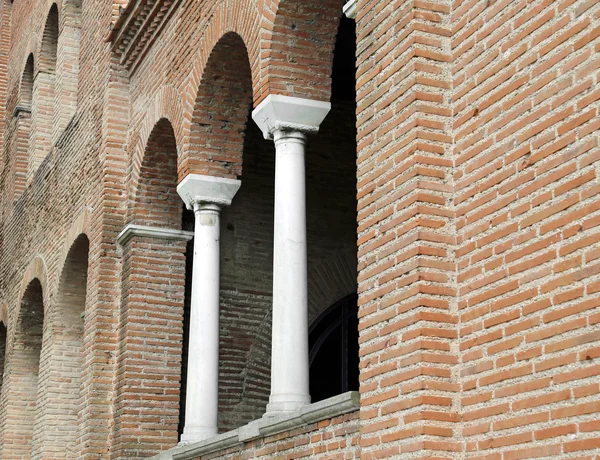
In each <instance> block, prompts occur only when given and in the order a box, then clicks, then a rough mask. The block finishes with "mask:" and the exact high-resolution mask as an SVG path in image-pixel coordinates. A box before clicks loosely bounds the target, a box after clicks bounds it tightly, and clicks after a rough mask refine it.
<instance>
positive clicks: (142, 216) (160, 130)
mask: <svg viewBox="0 0 600 460" xmlns="http://www.w3.org/2000/svg"><path fill="white" fill-rule="evenodd" d="M133 168H134V174H133V181H132V187H131V189H132V195H133V196H132V206H131V209H130V216H129V219H128V220H129V221H130V222H133V223H135V224H143V225H150V226H155V227H167V228H177V229H179V228H181V217H182V207H183V201H182V200H181V199H180V198H179V195H178V194H177V141H176V139H175V132H174V130H173V126H172V125H171V123H170V122H169V120H168V119H166V118H161V119H160V120H159V121H158V122H157V123H156V125H155V126H154V128H153V129H152V132H151V133H150V136H149V137H148V141H147V143H146V148H145V152H144V155H143V158H142V161H141V164H140V165H139V166H138V165H135V164H134V165H133Z"/></svg>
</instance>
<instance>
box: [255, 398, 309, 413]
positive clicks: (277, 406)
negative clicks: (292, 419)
mask: <svg viewBox="0 0 600 460" xmlns="http://www.w3.org/2000/svg"><path fill="white" fill-rule="evenodd" d="M308 404H310V395H277V396H273V395H272V396H271V398H270V400H269V404H267V411H266V413H265V415H264V416H265V417H273V416H276V415H279V414H285V413H287V412H293V411H295V410H298V409H300V408H301V407H304V406H306V405H308Z"/></svg>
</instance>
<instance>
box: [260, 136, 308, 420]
mask: <svg viewBox="0 0 600 460" xmlns="http://www.w3.org/2000/svg"><path fill="white" fill-rule="evenodd" d="M273 134H274V141H275V149H276V158H275V228H274V255H273V336H272V340H273V345H272V356H271V360H272V361H271V397H270V402H269V405H268V406H267V412H268V413H277V412H286V411H291V410H295V409H297V408H298V407H301V406H303V405H305V404H308V403H310V393H309V379H308V299H307V296H308V294H307V247H306V184H305V165H304V146H305V141H306V138H305V135H304V134H303V133H302V132H300V131H281V130H276V131H275V132H274V133H273Z"/></svg>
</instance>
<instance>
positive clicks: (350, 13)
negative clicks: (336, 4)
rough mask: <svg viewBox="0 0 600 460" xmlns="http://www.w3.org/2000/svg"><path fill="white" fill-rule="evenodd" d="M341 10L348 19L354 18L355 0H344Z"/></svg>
mask: <svg viewBox="0 0 600 460" xmlns="http://www.w3.org/2000/svg"><path fill="white" fill-rule="evenodd" d="M342 11H343V12H344V14H345V15H346V17H347V18H348V19H356V0H350V1H348V2H346V4H345V5H344V7H343V9H342Z"/></svg>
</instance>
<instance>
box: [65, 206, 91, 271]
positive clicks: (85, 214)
mask: <svg viewBox="0 0 600 460" xmlns="http://www.w3.org/2000/svg"><path fill="white" fill-rule="evenodd" d="M89 215H90V210H89V208H84V209H83V211H81V212H80V213H79V215H78V216H77V217H76V218H75V220H74V221H73V223H72V224H71V228H70V229H69V231H68V232H67V234H66V235H65V237H64V242H63V245H62V249H61V250H60V256H59V259H58V267H60V272H61V273H62V271H63V270H64V266H65V263H66V260H67V256H68V255H69V252H70V251H71V248H72V247H73V244H74V243H75V240H76V239H77V238H79V236H80V235H81V234H85V235H89V234H90V230H91V228H90V217H89Z"/></svg>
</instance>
